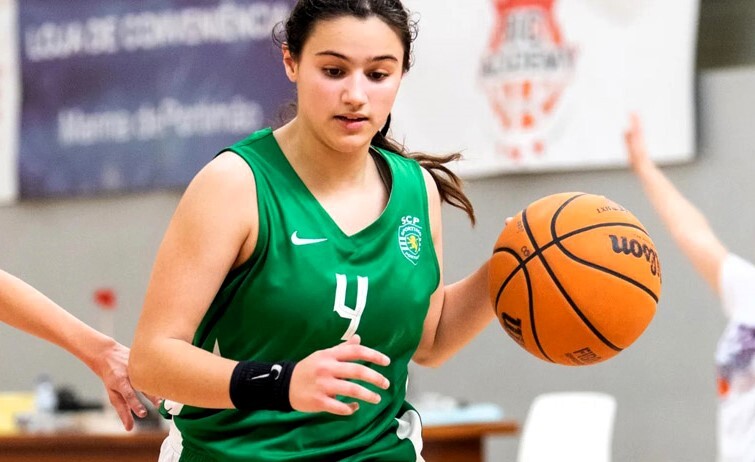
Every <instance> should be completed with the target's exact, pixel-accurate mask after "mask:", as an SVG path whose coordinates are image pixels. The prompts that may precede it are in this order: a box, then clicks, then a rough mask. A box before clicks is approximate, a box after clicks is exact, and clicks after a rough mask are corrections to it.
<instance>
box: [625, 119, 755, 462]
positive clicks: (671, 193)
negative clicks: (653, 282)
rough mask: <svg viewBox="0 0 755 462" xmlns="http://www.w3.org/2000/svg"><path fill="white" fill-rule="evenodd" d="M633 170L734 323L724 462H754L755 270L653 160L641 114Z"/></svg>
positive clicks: (635, 125)
mask: <svg viewBox="0 0 755 462" xmlns="http://www.w3.org/2000/svg"><path fill="white" fill-rule="evenodd" d="M626 144H627V150H628V152H629V160H630V164H631V166H632V169H633V170H634V172H635V173H636V174H637V176H638V178H639V179H640V181H641V182H642V185H643V188H644V190H645V193H646V195H647V197H648V199H649V200H650V203H651V204H652V205H653V207H654V208H655V210H656V211H657V212H658V214H659V215H660V217H661V219H662V220H663V222H664V224H665V225H666V227H667V228H668V230H669V232H670V233H671V236H672V237H673V238H674V240H675V241H676V243H677V245H678V246H679V247H680V248H681V249H682V251H683V252H684V254H685V255H686V256H687V257H688V258H689V260H690V261H691V262H692V264H693V265H694V267H695V269H696V270H697V271H698V273H700V275H701V276H702V277H703V279H704V280H705V281H706V282H707V283H708V285H710V287H711V288H712V289H713V290H714V291H715V292H716V293H717V294H718V296H719V298H720V300H721V306H722V308H723V311H724V314H725V315H726V316H727V317H728V318H729V325H728V326H727V328H726V330H725V331H724V333H723V335H722V336H721V338H720V340H719V344H718V352H717V354H716V363H717V366H718V367H717V369H718V375H719V395H720V396H719V397H720V401H719V416H718V446H719V456H720V458H719V459H718V460H719V462H735V461H736V462H742V461H746V460H755V361H753V357H755V266H753V265H752V264H751V263H750V262H747V261H745V260H743V259H742V258H740V257H738V256H736V255H734V254H732V253H730V252H729V251H728V250H727V249H726V247H724V245H723V244H722V243H721V241H719V239H718V237H717V236H716V235H715V233H714V232H713V230H712V229H711V227H710V225H709V224H708V221H707V220H706V218H705V217H704V216H703V214H702V213H701V212H700V211H699V210H698V209H697V208H696V207H695V206H694V205H693V204H692V203H690V202H689V201H688V200H687V199H686V198H685V197H684V196H683V195H682V194H681V193H680V192H679V191H678V190H677V189H676V187H675V186H674V185H673V184H672V183H671V181H670V180H669V179H668V178H666V176H665V175H664V174H663V173H662V172H661V170H660V169H658V167H656V165H655V164H654V163H653V162H652V160H651V159H650V158H649V157H648V154H647V150H646V149H645V140H644V136H643V133H642V128H641V126H640V121H639V120H638V118H637V117H636V116H633V117H632V121H631V125H630V128H629V130H628V131H627V133H626Z"/></svg>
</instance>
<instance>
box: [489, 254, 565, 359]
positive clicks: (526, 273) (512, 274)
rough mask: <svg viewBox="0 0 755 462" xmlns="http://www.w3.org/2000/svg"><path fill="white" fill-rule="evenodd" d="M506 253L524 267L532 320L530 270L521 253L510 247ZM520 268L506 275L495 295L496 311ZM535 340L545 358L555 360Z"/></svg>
mask: <svg viewBox="0 0 755 462" xmlns="http://www.w3.org/2000/svg"><path fill="white" fill-rule="evenodd" d="M506 253H509V254H511V255H512V256H513V257H514V258H515V259H516V260H517V261H518V262H519V265H520V266H519V268H521V269H522V274H523V275H524V279H525V281H527V303H528V306H529V312H530V320H532V311H533V309H534V307H533V305H532V284H531V283H530V273H529V271H527V268H526V267H525V266H522V259H521V257H520V256H519V254H517V253H516V252H515V251H514V250H513V249H509V250H508V251H506ZM519 268H517V269H516V270H515V271H512V272H511V273H510V274H509V275H508V276H507V277H506V279H505V280H504V281H503V284H501V287H499V288H498V293H497V294H496V296H495V308H496V311H497V309H498V302H499V300H500V299H501V294H502V293H503V290H504V289H505V288H506V286H507V285H508V284H509V282H510V281H511V278H513V277H514V275H516V273H517V272H518V270H519ZM532 329H533V333H534V330H535V326H534V323H533V325H532ZM535 342H536V343H537V346H538V348H539V349H540V352H541V353H542V354H543V356H545V358H546V359H547V360H548V361H550V362H553V360H552V359H551V357H550V356H548V354H547V353H546V352H545V351H543V349H542V348H541V347H540V343H539V342H538V341H537V337H535Z"/></svg>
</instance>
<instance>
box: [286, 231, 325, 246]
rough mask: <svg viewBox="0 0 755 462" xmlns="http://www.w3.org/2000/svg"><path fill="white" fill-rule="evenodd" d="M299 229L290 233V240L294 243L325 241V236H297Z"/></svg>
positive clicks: (303, 243)
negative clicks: (312, 237)
mask: <svg viewBox="0 0 755 462" xmlns="http://www.w3.org/2000/svg"><path fill="white" fill-rule="evenodd" d="M298 233H299V231H294V233H293V234H292V235H291V242H292V243H293V244H294V245H308V244H317V243H318V242H325V241H327V239H326V238H324V237H323V238H319V239H308V238H304V237H299V234H298Z"/></svg>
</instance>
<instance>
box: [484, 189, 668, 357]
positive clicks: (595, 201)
mask: <svg viewBox="0 0 755 462" xmlns="http://www.w3.org/2000/svg"><path fill="white" fill-rule="evenodd" d="M489 283H490V285H489V287H490V297H491V300H492V302H493V306H494V308H495V311H496V315H497V317H498V321H499V322H500V323H501V326H502V327H503V329H504V330H505V331H506V333H507V334H508V335H509V336H510V337H511V338H512V339H514V341H515V342H516V343H518V344H519V345H520V346H521V347H522V348H524V349H525V350H527V351H528V352H530V353H531V354H533V355H535V356H537V357H538V358H540V359H542V360H544V361H548V362H552V363H557V364H563V365H568V366H584V365H590V364H596V363H599V362H601V361H605V360H606V359H609V358H611V357H613V356H615V355H617V354H618V353H619V352H621V351H622V350H624V349H625V348H627V347H629V346H630V345H631V344H632V343H633V342H634V341H635V340H637V338H638V337H639V336H640V335H641V334H642V332H643V331H644V330H645V328H646V327H647V326H648V325H649V324H650V321H651V320H652V319H653V316H654V315H655V310H656V305H657V304H658V298H659V296H660V292H661V267H660V262H659V260H658V254H657V252H656V250H655V245H654V244H653V241H652V240H651V239H650V236H649V235H648V233H647V231H646V230H645V228H644V227H643V225H642V224H641V223H640V221H639V220H638V219H637V218H635V216H634V215H633V214H632V213H631V212H630V211H629V210H627V209H625V208H624V207H622V206H620V205H619V204H617V203H615V202H613V201H611V200H610V199H608V198H606V197H604V196H599V195H594V194H586V193H578V192H573V193H560V194H554V195H551V196H547V197H544V198H542V199H539V200H537V201H535V202H533V203H532V204H530V205H528V206H527V207H526V208H525V209H524V210H522V211H521V212H519V213H518V214H517V215H516V216H515V217H513V219H512V220H511V221H510V222H509V223H508V224H507V225H506V226H505V228H504V229H503V231H502V232H501V234H500V236H499V237H498V241H497V242H496V244H495V249H494V251H493V256H492V258H491V260H490V267H489Z"/></svg>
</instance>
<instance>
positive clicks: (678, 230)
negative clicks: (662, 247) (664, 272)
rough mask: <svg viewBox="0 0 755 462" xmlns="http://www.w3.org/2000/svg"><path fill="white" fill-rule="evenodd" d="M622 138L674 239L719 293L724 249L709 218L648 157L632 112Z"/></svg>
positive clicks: (636, 171) (637, 122)
mask: <svg viewBox="0 0 755 462" xmlns="http://www.w3.org/2000/svg"><path fill="white" fill-rule="evenodd" d="M624 136H625V141H626V146H627V151H628V155H629V163H630V165H631V166H632V170H633V171H634V172H635V174H636V175H637V177H638V178H639V179H640V182H641V183H642V187H643V189H644V191H645V194H646V196H647V198H648V199H649V200H650V203H651V204H652V206H653V208H654V209H655V210H656V212H657V213H658V215H659V216H660V217H661V220H662V221H663V223H664V224H665V226H666V228H667V229H668V230H669V232H670V233H671V236H672V237H673V238H674V241H675V242H676V243H677V245H678V246H679V247H680V248H681V249H682V251H683V252H684V254H685V255H686V256H687V258H688V259H689V260H690V261H691V262H692V264H693V265H694V267H695V269H696V270H697V271H698V272H699V273H700V274H701V275H702V277H703V279H705V281H706V282H707V283H708V284H709V285H710V286H711V287H712V288H713V289H714V290H715V291H716V292H717V293H718V292H720V287H719V277H718V276H719V271H720V268H721V264H722V262H723V260H724V258H725V257H726V254H727V253H728V252H727V249H726V247H724V245H723V244H722V243H721V241H719V239H718V237H717V236H716V235H715V233H714V232H713V230H712V229H711V227H710V225H709V223H708V220H707V219H706V218H705V216H704V215H703V214H702V213H701V212H700V210H698V209H697V208H696V207H695V206H694V205H693V204H692V203H691V202H690V201H689V200H688V199H687V198H685V197H684V196H683V195H682V193H681V192H679V190H678V189H677V188H676V187H675V186H674V184H673V183H672V182H671V181H670V180H669V179H668V178H667V177H666V176H665V175H664V174H663V172H662V171H661V170H660V169H659V168H658V167H657V166H656V165H655V163H654V162H653V161H652V160H651V159H650V157H649V156H648V153H647V148H646V146H645V138H644V134H643V131H642V125H641V123H640V120H639V118H638V117H637V116H636V115H632V118H631V121H630V127H629V129H628V130H627V131H626V133H625V135H624Z"/></svg>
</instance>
